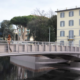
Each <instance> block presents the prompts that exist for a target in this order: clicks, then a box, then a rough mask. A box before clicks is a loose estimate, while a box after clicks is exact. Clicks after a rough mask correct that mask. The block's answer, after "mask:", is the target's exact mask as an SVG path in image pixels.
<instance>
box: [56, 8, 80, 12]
mask: <svg viewBox="0 0 80 80" xmlns="http://www.w3.org/2000/svg"><path fill="white" fill-rule="evenodd" d="M77 9H80V7H78V8H71V9H64V10H58V11H55V12H63V11H70V10H77Z"/></svg>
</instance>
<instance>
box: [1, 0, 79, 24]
mask: <svg viewBox="0 0 80 80" xmlns="http://www.w3.org/2000/svg"><path fill="white" fill-rule="evenodd" d="M76 6H77V7H80V0H0V22H2V21H3V20H10V19H11V18H13V17H15V16H27V15H31V14H33V13H34V12H35V10H36V9H39V10H40V11H42V10H44V11H45V12H46V13H48V12H49V11H51V10H52V11H53V12H55V11H56V10H57V9H58V10H60V9H66V8H75V7H76Z"/></svg>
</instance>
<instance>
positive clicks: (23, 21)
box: [10, 15, 36, 37]
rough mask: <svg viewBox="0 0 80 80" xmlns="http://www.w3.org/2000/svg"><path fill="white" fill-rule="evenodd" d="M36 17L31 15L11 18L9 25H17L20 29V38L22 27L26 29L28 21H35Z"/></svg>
mask: <svg viewBox="0 0 80 80" xmlns="http://www.w3.org/2000/svg"><path fill="white" fill-rule="evenodd" d="M35 18H36V17H35V16H33V15H29V16H18V17H13V18H12V19H11V20H10V23H11V24H15V25H17V26H18V27H19V28H20V29H21V37H22V36H23V35H22V34H23V29H24V27H27V24H28V22H29V21H31V20H33V19H35Z"/></svg>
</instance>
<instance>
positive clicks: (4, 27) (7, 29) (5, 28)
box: [0, 20, 14, 39]
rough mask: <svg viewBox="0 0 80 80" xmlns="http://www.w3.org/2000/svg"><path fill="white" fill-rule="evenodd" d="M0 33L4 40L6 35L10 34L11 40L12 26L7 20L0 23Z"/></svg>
mask: <svg viewBox="0 0 80 80" xmlns="http://www.w3.org/2000/svg"><path fill="white" fill-rule="evenodd" d="M0 31H1V32H2V33H3V39H5V37H7V36H8V34H10V35H11V36H12V38H13V35H14V32H13V31H14V30H13V26H12V25H11V24H10V21H9V20H3V21H2V23H1V29H0Z"/></svg>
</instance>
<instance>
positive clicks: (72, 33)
mask: <svg viewBox="0 0 80 80" xmlns="http://www.w3.org/2000/svg"><path fill="white" fill-rule="evenodd" d="M73 38H74V31H73V30H70V31H69V39H73Z"/></svg>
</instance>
